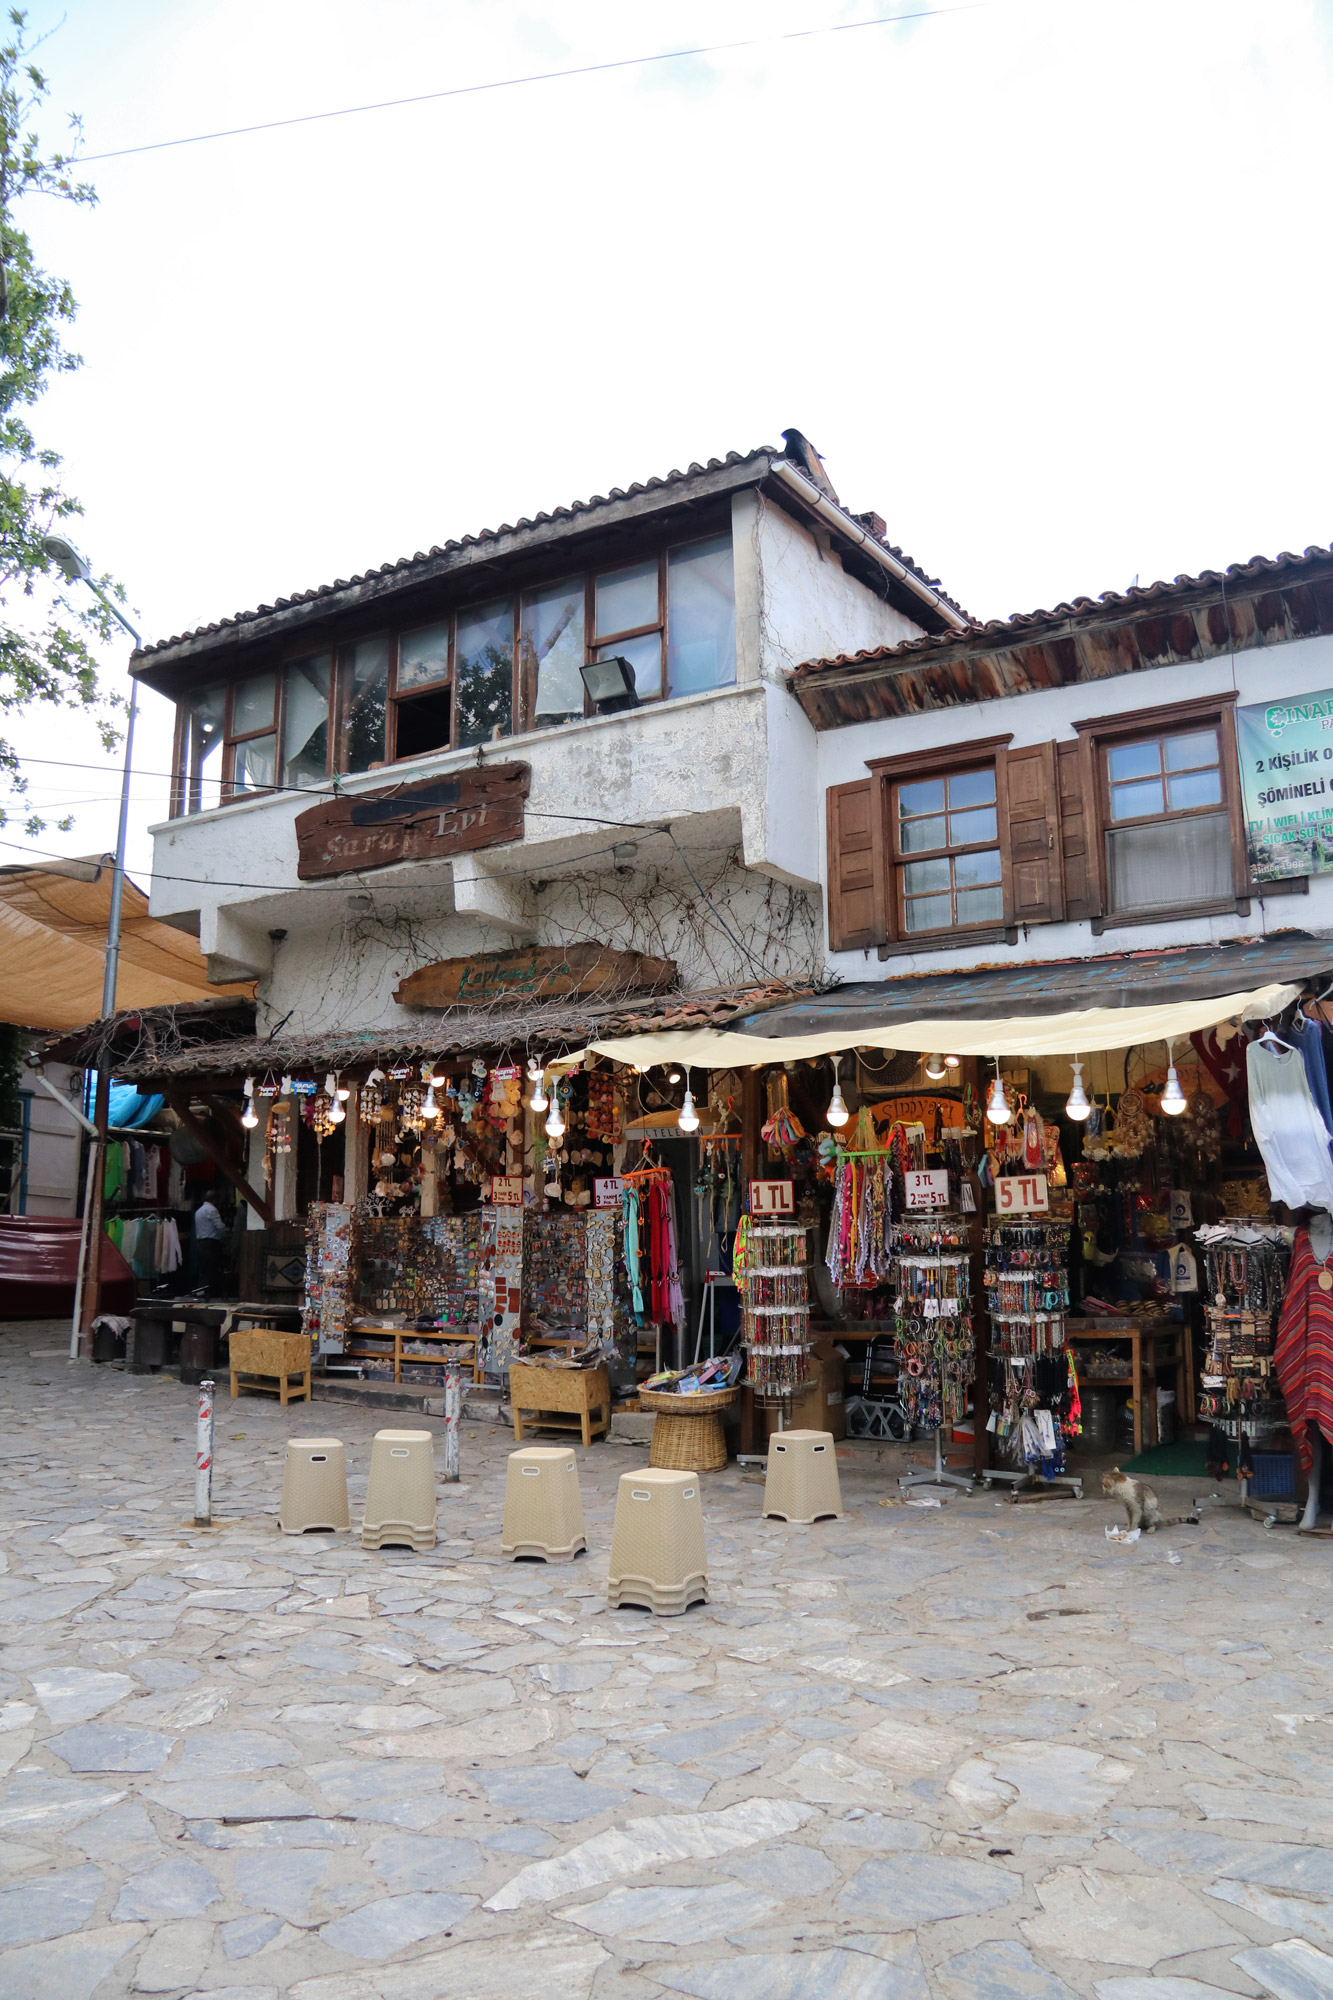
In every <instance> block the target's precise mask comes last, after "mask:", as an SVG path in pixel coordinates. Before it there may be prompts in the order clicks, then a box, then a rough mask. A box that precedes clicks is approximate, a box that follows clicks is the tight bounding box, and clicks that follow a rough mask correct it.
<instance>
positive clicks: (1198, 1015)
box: [566, 984, 1301, 1069]
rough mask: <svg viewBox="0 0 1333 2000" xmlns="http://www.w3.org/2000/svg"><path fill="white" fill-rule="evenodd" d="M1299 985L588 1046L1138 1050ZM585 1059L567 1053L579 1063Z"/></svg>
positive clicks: (632, 1051) (646, 1060)
mask: <svg viewBox="0 0 1333 2000" xmlns="http://www.w3.org/2000/svg"><path fill="white" fill-rule="evenodd" d="M1300 991H1301V987H1300V986H1299V985H1290V984H1282V985H1276V984H1275V985H1268V986H1257V987H1252V988H1250V989H1249V990H1248V991H1246V992H1241V993H1220V994H1216V995H1214V996H1213V998H1212V999H1209V1000H1181V1001H1163V1002H1162V1003H1160V1004H1159V1005H1156V1006H1145V1007H1088V1008H1081V1009H1078V1010H1075V1011H1071V1012H1068V1013H1064V1014H1027V1015H1011V1016H1009V1017H1007V1018H1001V1017H997V1018H995V1019H994V1020H976V1019H973V1020H958V1019H957V1018H955V1019H952V1020H942V1019H936V1020H930V1019H925V1018H923V1019H920V1020H897V1019H895V1020H894V1021H893V1023H892V1025H890V1026H886V1027H884V1028H875V1027H867V1026H865V1025H864V1024H862V1023H858V1024H857V1025H856V1026H855V1027H854V1028H853V1027H852V1026H850V1025H849V1026H847V1027H844V1028H842V1029H833V1030H824V1031H822V1032H821V1033H819V1034H809V1035H787V1036H782V1037H776V1036H775V1037H772V1038H770V1037H767V1036H760V1035H736V1034H729V1033H728V1032H727V1030H726V1029H725V1028H723V1029H713V1028H695V1029H689V1030H686V1031H685V1032H684V1033H676V1034H671V1033H667V1034H659V1035H627V1036H623V1037H620V1038H618V1039H616V1040H614V1041H604V1042H590V1043H589V1045H588V1046H589V1049H590V1050H591V1051H592V1052H593V1053H595V1054H597V1055H600V1056H609V1057H610V1058H611V1060H612V1061H614V1062H620V1063H637V1064H638V1065H639V1067H640V1068H644V1069H646V1068H647V1067H648V1066H649V1065H650V1064H652V1063H666V1062H676V1063H690V1064H692V1065H693V1066H694V1067H696V1068H698V1069H743V1068H746V1067H748V1066H749V1065H751V1064H762V1063H775V1062H787V1061H799V1060H800V1059H801V1058H802V1057H807V1056H822V1055H837V1054H839V1053H840V1052H842V1051H845V1050H847V1049H849V1048H851V1047H852V1046H853V1045H854V1046H856V1047H857V1048H874V1049H914V1050H917V1051H919V1053H920V1054H922V1055H929V1054H930V1053H931V1051H932V1050H938V1051H939V1052H940V1053H941V1054H945V1053H948V1054H950V1055H959V1056H987V1057H989V1056H1075V1055H1090V1054H1092V1053H1093V1052H1094V1051H1096V1050H1100V1049H1126V1048H1135V1047H1138V1046H1140V1045H1141V1044H1143V1043H1145V1042H1166V1041H1173V1040H1174V1041H1183V1040H1184V1039H1185V1037H1186V1036H1187V1035H1190V1034H1192V1033H1193V1032H1194V1031H1195V1030H1196V1029H1198V1028H1212V1027H1216V1026H1217V1024H1218V1022H1219V1021H1233V1020H1235V1019H1236V1018H1237V1017H1242V1018H1244V1019H1248V1020H1263V1019H1265V1018H1266V1017H1267V1016H1269V1015H1271V1014H1279V1013H1281V1011H1282V1009H1283V1008H1284V1007H1285V1006H1287V1005H1288V1004H1289V1003H1290V1002H1291V1001H1292V1000H1294V999H1295V998H1296V996H1297V995H1298V994H1299V993H1300ZM577 1059H578V1058H577V1057H576V1056H575V1057H569V1058H566V1060H567V1061H570V1062H573V1061H576V1060H577Z"/></svg>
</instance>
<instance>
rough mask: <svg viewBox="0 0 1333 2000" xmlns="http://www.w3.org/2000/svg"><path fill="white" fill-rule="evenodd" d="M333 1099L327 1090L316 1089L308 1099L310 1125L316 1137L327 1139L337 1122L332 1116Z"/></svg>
mask: <svg viewBox="0 0 1333 2000" xmlns="http://www.w3.org/2000/svg"><path fill="white" fill-rule="evenodd" d="M335 1101H336V1100H335V1099H334V1098H333V1097H331V1096H330V1094H329V1092H328V1091H327V1090H319V1091H316V1093H315V1095H314V1096H313V1097H312V1098H311V1100H310V1127H311V1130H312V1131H313V1132H314V1135H315V1137H316V1138H317V1139H320V1140H323V1139H327V1138H328V1137H329V1135H330V1134H331V1132H332V1131H333V1128H334V1125H335V1124H336V1122H337V1121H336V1120H335V1118H334V1116H333V1108H334V1104H335Z"/></svg>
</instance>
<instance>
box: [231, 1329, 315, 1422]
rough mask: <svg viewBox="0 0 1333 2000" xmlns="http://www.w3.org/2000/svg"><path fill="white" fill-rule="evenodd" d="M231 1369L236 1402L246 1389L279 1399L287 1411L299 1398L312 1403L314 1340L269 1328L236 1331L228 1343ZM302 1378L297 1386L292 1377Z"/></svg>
mask: <svg viewBox="0 0 1333 2000" xmlns="http://www.w3.org/2000/svg"><path fill="white" fill-rule="evenodd" d="M228 1347H229V1354H230V1365H231V1393H232V1400H233V1401H234V1400H235V1399H236V1397H237V1396H239V1395H240V1393H241V1390H242V1389H253V1390H254V1391H255V1392H256V1393H257V1394H259V1395H265V1396H276V1397H277V1399H278V1401H279V1402H280V1403H281V1404H282V1405H283V1407H284V1408H285V1407H286V1405H287V1404H288V1403H289V1402H291V1401H292V1400H293V1398H295V1399H296V1400H297V1401H298V1402H299V1401H301V1400H303V1399H304V1401H305V1402H307V1403H308V1402H309V1401H310V1336H309V1335H308V1334H305V1333H273V1332H271V1331H270V1330H269V1329H267V1328H261V1327H255V1328H252V1329H249V1330H243V1329H240V1328H238V1329H236V1330H234V1331H233V1332H232V1334H231V1335H230V1336H229V1341H228ZM294 1375H296V1376H299V1377H300V1381H299V1383H298V1384H297V1385H295V1386H293V1383H292V1377H293V1376H294Z"/></svg>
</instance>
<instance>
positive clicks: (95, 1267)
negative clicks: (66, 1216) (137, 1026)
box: [79, 1052, 111, 1361]
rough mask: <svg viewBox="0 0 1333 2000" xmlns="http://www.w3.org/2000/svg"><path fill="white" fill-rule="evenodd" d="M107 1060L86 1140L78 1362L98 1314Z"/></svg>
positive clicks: (89, 1347) (88, 1353) (86, 1356)
mask: <svg viewBox="0 0 1333 2000" xmlns="http://www.w3.org/2000/svg"><path fill="white" fill-rule="evenodd" d="M109 1061H110V1057H109V1056H108V1055H107V1054H106V1053H105V1052H104V1053H103V1057H102V1067H101V1068H100V1069H99V1070H98V1072H97V1097H96V1101H95V1108H94V1110H93V1123H94V1125H95V1126H96V1127H97V1134H96V1137H95V1138H92V1139H90V1140H89V1142H88V1143H89V1145H90V1146H91V1147H92V1149H93V1154H94V1158H95V1161H96V1164H95V1166H94V1168H93V1172H92V1200H91V1202H90V1203H89V1204H88V1213H87V1215H86V1216H85V1217H84V1227H85V1228H86V1230H87V1232H88V1254H87V1256H86V1257H85V1258H84V1260H83V1299H82V1301H81V1304H80V1307H79V1359H80V1361H88V1360H90V1359H91V1358H92V1351H93V1321H94V1320H95V1319H96V1318H97V1315H98V1313H99V1312H100V1311H101V1301H100V1294H101V1290H102V1223H103V1217H104V1214H105V1207H106V1192H105V1191H106V1128H107V1122H108V1120H109V1118H110V1115H111V1071H110V1069H109V1068H108V1067H107V1064H108V1063H109Z"/></svg>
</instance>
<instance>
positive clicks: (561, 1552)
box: [500, 1444, 588, 1561]
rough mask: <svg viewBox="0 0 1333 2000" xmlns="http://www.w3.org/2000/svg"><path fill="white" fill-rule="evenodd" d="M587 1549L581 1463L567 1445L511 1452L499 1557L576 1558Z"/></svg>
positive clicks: (545, 1446) (529, 1448)
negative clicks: (580, 1477)
mask: <svg viewBox="0 0 1333 2000" xmlns="http://www.w3.org/2000/svg"><path fill="white" fill-rule="evenodd" d="M587 1546H588V1538H587V1535H586V1534H585V1533H584V1531H583V1496H582V1495H581V1493H580V1492H579V1468H578V1460H577V1459H576V1458H575V1456H574V1453H573V1452H572V1450H571V1449H570V1447H569V1446H568V1445H553V1444H530V1445H527V1446H526V1447H525V1448H524V1449H523V1450H522V1451H511V1452H510V1454H509V1470H508V1473H507V1475H506V1478H505V1517H504V1527H503V1528H502V1529H501V1532H500V1553H501V1555H505V1556H544V1557H545V1558H546V1559H547V1560H548V1561H549V1559H550V1558H551V1557H552V1556H574V1555H578V1554H579V1552H580V1550H584V1549H586V1548H587Z"/></svg>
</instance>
